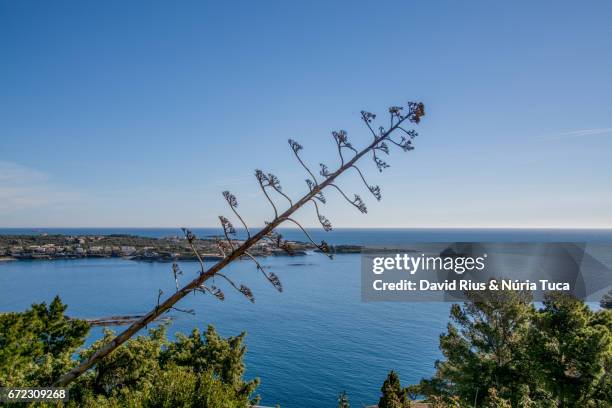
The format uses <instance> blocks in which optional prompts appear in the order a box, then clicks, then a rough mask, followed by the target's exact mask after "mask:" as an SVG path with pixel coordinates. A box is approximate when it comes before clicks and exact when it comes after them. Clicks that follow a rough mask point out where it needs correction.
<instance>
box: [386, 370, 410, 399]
mask: <svg viewBox="0 0 612 408" xmlns="http://www.w3.org/2000/svg"><path fill="white" fill-rule="evenodd" d="M380 391H381V392H382V396H381V397H380V400H379V401H378V408H408V407H410V406H411V404H410V399H409V398H408V390H407V389H404V388H402V386H401V384H400V378H399V376H398V375H397V373H396V372H395V371H390V372H389V374H388V375H387V379H385V382H384V383H383V385H382V388H381V389H380Z"/></svg>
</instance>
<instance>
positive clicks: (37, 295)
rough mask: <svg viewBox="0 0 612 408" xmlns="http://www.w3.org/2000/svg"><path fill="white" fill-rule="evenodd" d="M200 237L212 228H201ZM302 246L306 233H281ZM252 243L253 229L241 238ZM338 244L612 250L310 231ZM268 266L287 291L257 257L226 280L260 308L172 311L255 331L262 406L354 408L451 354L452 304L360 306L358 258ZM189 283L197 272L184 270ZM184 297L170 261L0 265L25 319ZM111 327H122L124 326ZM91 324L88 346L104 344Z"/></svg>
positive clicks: (163, 233)
mask: <svg viewBox="0 0 612 408" xmlns="http://www.w3.org/2000/svg"><path fill="white" fill-rule="evenodd" d="M193 231H194V233H195V234H196V235H197V236H200V237H206V236H212V235H219V234H220V233H221V231H220V230H218V229H215V228H202V229H197V228H196V229H193ZM280 232H281V233H282V234H283V235H284V236H285V237H286V238H287V239H290V240H300V241H304V240H305V238H304V236H303V235H302V233H301V232H300V231H299V230H294V229H286V230H281V231H280ZM41 233H47V234H67V235H103V234H131V235H140V236H147V237H167V236H176V235H179V236H180V235H181V231H180V229H170V228H48V229H44V228H43V229H20V228H17V229H16V228H3V229H0V234H41ZM239 233H241V234H242V235H243V236H244V231H239ZM309 233H310V234H311V235H312V236H313V238H314V239H315V240H322V239H324V240H326V241H327V242H328V243H330V244H335V245H338V244H356V245H366V246H368V245H373V246H380V245H400V244H406V243H415V242H420V243H422V242H476V241H477V242H598V243H612V230H605V229H592V230H580V229H571V230H564V229H338V230H334V231H331V232H328V233H325V232H323V231H320V230H314V229H313V230H309ZM261 263H262V264H263V265H264V267H266V268H269V269H267V270H269V271H272V272H274V273H276V274H277V275H278V276H279V277H280V279H281V281H282V284H283V289H284V290H283V292H282V293H279V292H277V291H276V290H275V289H274V288H273V287H272V286H271V285H270V284H269V282H268V281H267V280H266V279H265V278H263V276H262V275H261V273H260V272H259V271H257V269H256V268H255V266H254V264H253V263H252V262H251V261H247V260H244V261H237V262H235V263H233V264H231V265H230V266H229V267H228V268H227V270H226V273H227V274H228V275H229V276H231V277H232V279H234V280H235V281H236V282H239V283H243V284H245V285H247V286H248V287H250V288H251V290H252V291H253V293H254V296H255V303H251V302H249V301H248V300H247V299H245V298H244V297H242V296H241V295H240V294H238V293H236V292H234V291H232V290H230V289H229V288H227V287H226V286H227V285H225V284H224V283H223V282H221V281H219V282H217V283H218V285H219V286H221V287H224V289H225V290H224V291H225V294H226V299H225V301H223V302H221V301H219V300H217V299H216V298H214V297H212V296H210V295H202V294H195V295H189V296H187V297H186V298H185V299H183V300H182V301H181V303H180V304H179V305H178V306H179V307H180V308H181V309H193V310H194V311H195V315H191V314H186V313H181V312H176V311H172V312H171V313H169V316H170V317H171V318H172V320H171V323H170V324H169V327H168V333H169V335H170V336H171V337H173V336H174V333H177V332H182V333H189V332H191V330H193V329H194V328H198V329H200V331H205V330H206V328H207V326H208V325H214V326H215V327H216V329H217V330H218V331H219V332H220V333H221V334H222V335H223V336H235V335H238V334H239V333H241V332H243V331H246V333H247V334H246V340H245V341H246V346H247V349H248V351H247V353H246V356H245V363H246V378H255V377H258V378H259V379H260V381H261V385H260V386H259V388H258V390H257V394H259V395H260V396H261V405H265V406H276V405H277V404H279V405H280V406H281V407H283V408H284V407H287V408H291V407H335V406H336V405H337V397H338V394H339V393H341V392H343V391H346V393H347V394H348V396H349V400H350V403H351V405H352V406H355V407H360V406H363V405H370V404H375V403H377V402H378V398H379V397H380V388H381V385H382V383H383V381H384V379H385V377H386V375H387V373H388V372H389V371H390V370H395V371H396V372H397V373H398V374H399V376H400V378H401V382H402V384H403V385H408V384H413V383H417V382H418V381H419V380H420V379H421V378H426V377H430V376H431V375H432V374H434V371H435V367H434V364H435V362H436V360H437V359H440V358H442V355H441V353H440V350H439V348H438V344H439V336H440V334H441V333H443V332H444V331H445V330H446V326H447V324H448V315H449V309H450V306H451V304H450V303H443V302H419V303H408V302H363V301H362V300H361V288H360V285H361V280H360V267H361V257H360V255H358V254H344V255H337V256H335V257H334V259H333V260H330V259H328V258H327V257H325V256H323V255H322V254H318V253H314V252H312V253H309V254H307V255H306V256H299V257H285V256H279V257H267V258H262V259H261ZM180 266H181V269H182V270H183V276H181V277H180V279H181V280H182V282H184V283H186V282H187V281H189V280H191V279H193V278H194V277H195V276H196V275H197V273H198V268H197V266H196V264H195V263H194V262H182V263H181V264H180ZM160 289H161V290H162V291H163V292H164V293H165V294H170V293H172V292H173V291H174V290H175V282H174V278H173V276H172V271H171V265H170V264H168V263H151V262H137V261H131V260H126V259H115V258H112V259H75V260H53V261H9V262H0V312H8V311H22V310H25V309H27V308H28V307H29V306H30V305H31V304H32V303H40V302H50V301H51V300H52V299H53V297H54V296H56V295H59V296H60V297H61V298H62V300H63V301H64V303H66V304H67V305H68V310H67V312H66V313H67V314H68V315H69V316H72V317H82V318H96V317H104V316H112V315H134V314H143V313H145V312H147V311H148V310H150V309H151V308H152V307H153V306H154V305H155V304H156V302H157V296H158V292H159V290H160ZM113 330H121V327H115V328H113ZM102 333H103V329H102V328H98V327H96V328H93V329H92V331H91V334H90V336H89V338H88V339H87V344H91V342H93V341H95V340H97V339H99V338H100V337H101V336H102Z"/></svg>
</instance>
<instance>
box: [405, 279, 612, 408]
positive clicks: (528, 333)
mask: <svg viewBox="0 0 612 408" xmlns="http://www.w3.org/2000/svg"><path fill="white" fill-rule="evenodd" d="M543 304H544V307H543V308H542V309H540V310H535V308H534V307H533V306H532V303H531V298H530V296H529V295H528V294H526V293H522V292H511V291H500V292H484V293H483V292H479V293H469V294H468V301H467V302H465V304H464V305H463V306H459V305H453V306H452V307H451V322H450V323H449V325H448V330H447V333H444V334H442V335H441V336H440V349H441V351H442V353H443V355H444V357H445V360H443V361H437V362H436V374H435V376H434V377H433V378H431V379H428V380H422V381H421V383H420V384H419V385H418V386H416V387H411V390H412V392H418V393H421V394H423V395H426V396H427V398H428V400H429V401H436V403H437V404H442V405H441V406H444V404H445V403H446V402H447V401H449V399H450V398H458V399H459V401H461V406H464V405H465V406H470V407H473V406H478V407H504V406H512V407H520V408H553V407H554V408H557V407H610V406H612V377H611V375H612V374H611V373H612V370H611V368H612V311H610V310H600V311H593V310H591V309H589V308H588V306H586V305H585V304H584V302H582V301H580V300H577V299H575V298H573V297H571V296H569V295H567V294H559V293H551V294H549V295H548V296H547V297H546V298H545V300H544V302H543Z"/></svg>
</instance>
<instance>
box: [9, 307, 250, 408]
mask: <svg viewBox="0 0 612 408" xmlns="http://www.w3.org/2000/svg"><path fill="white" fill-rule="evenodd" d="M65 310H66V306H64V305H63V304H62V303H61V301H60V300H59V298H56V299H55V300H54V301H53V302H52V303H51V305H49V307H47V306H46V305H45V304H44V303H42V304H40V305H33V306H32V309H30V310H28V311H26V312H24V313H8V314H5V315H0V384H2V386H31V387H36V386H38V387H43V386H48V385H50V384H52V383H53V381H55V380H56V379H57V378H59V376H60V375H61V374H64V372H65V371H67V370H68V369H70V368H71V367H73V366H74V365H75V364H76V362H75V361H74V360H73V358H72V356H73V355H74V354H75V353H76V352H77V351H79V350H78V349H79V347H81V346H82V345H83V342H84V340H85V337H86V335H87V333H88V330H89V327H88V325H87V323H85V322H83V321H78V320H73V319H68V318H66V317H65V316H64V311H65ZM244 336H245V333H242V334H240V335H239V336H236V337H229V338H227V339H226V338H222V337H220V336H219V335H218V333H217V332H216V331H215V329H214V328H213V327H212V326H209V327H208V330H207V331H206V333H205V335H204V336H201V335H200V332H199V331H198V330H194V331H193V332H192V333H191V335H189V336H185V335H182V334H177V336H176V341H168V340H167V338H166V328H165V326H161V327H158V328H155V329H151V330H149V331H148V333H147V334H145V335H141V336H138V337H135V338H132V339H130V340H128V341H127V342H126V343H124V344H123V345H122V346H121V347H119V348H117V349H116V350H115V351H114V352H112V353H111V354H110V355H108V356H107V357H106V358H104V359H102V360H101V361H100V362H99V363H98V364H97V365H96V366H95V367H94V368H93V369H92V370H90V371H89V372H87V373H86V374H84V375H82V376H81V377H80V378H79V379H78V381H76V382H75V383H74V384H73V385H72V387H71V388H70V401H69V402H68V403H67V404H66V405H67V406H69V407H92V408H93V407H109V408H110V407H134V408H141V407H142V408H144V407H168V408H170V407H199V408H207V407H214V408H238V407H240V408H244V407H245V406H247V405H250V404H251V403H252V402H254V401H255V400H251V394H253V392H254V391H255V389H256V388H257V385H258V384H259V381H258V380H257V379H256V380H252V381H245V380H244V379H243V375H244V371H245V370H244V363H243V357H244V354H245V352H246V347H245V346H244V344H243V340H244ZM113 338H114V333H113V332H112V331H110V330H107V331H105V333H104V337H103V338H102V339H100V340H98V341H97V342H95V343H94V344H92V345H91V347H89V348H86V349H82V350H80V353H79V356H80V358H81V359H82V358H86V357H88V356H90V355H92V354H93V353H95V351H96V350H98V349H99V348H101V347H102V346H103V345H105V344H106V343H108V342H110V341H112V339H113ZM53 406H55V405H53Z"/></svg>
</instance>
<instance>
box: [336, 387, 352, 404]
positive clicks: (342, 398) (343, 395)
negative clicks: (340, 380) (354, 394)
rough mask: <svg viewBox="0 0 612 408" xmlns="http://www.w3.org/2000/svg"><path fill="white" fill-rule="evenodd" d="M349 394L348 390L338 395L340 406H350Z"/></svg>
mask: <svg viewBox="0 0 612 408" xmlns="http://www.w3.org/2000/svg"><path fill="white" fill-rule="evenodd" d="M350 407H351V405H350V404H349V399H348V395H347V394H346V391H342V392H341V393H340V395H338V408H350Z"/></svg>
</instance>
